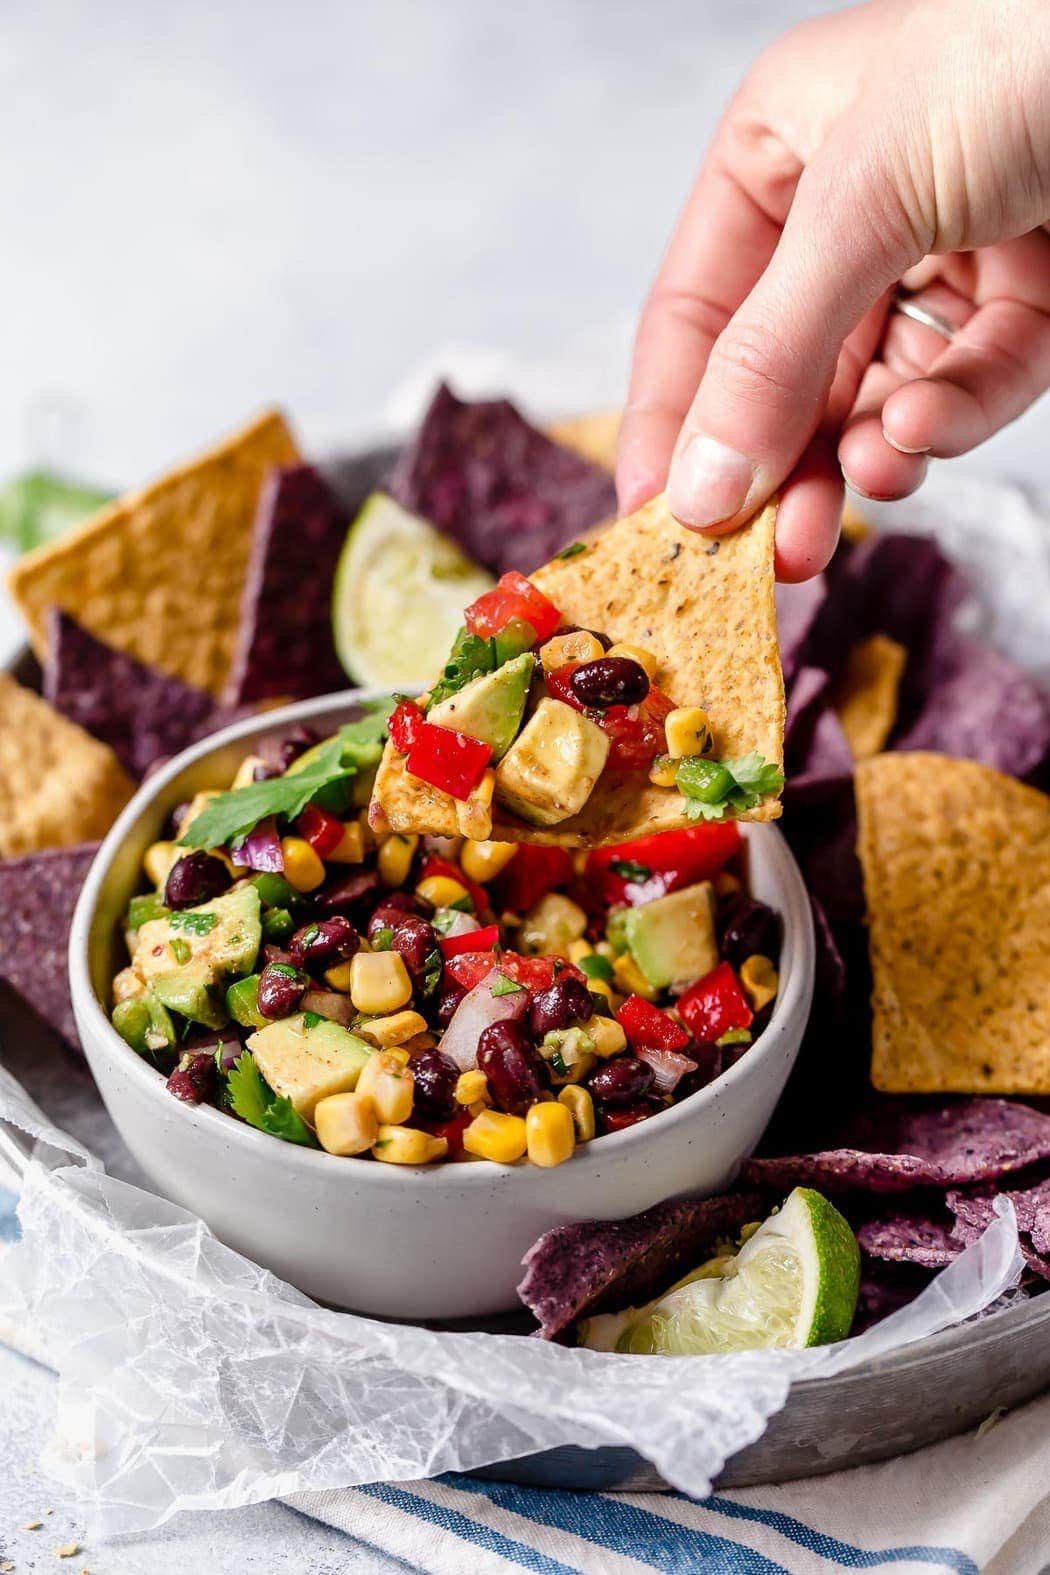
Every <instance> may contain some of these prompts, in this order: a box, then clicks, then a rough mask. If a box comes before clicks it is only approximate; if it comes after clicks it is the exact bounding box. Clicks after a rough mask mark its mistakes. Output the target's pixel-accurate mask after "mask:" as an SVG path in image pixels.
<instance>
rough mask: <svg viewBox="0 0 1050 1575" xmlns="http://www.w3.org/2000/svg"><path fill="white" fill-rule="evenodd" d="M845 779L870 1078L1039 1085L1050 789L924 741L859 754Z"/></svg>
mask: <svg viewBox="0 0 1050 1575" xmlns="http://www.w3.org/2000/svg"><path fill="white" fill-rule="evenodd" d="M856 790H857V809H858V816H859V832H858V849H859V853H860V860H861V864H862V866H863V869H864V887H865V893H866V898H867V906H868V916H869V924H870V943H871V962H872V972H873V977H874V987H873V994H872V1005H873V1009H874V1038H873V1053H872V1062H871V1080H872V1082H873V1083H874V1085H875V1087H876V1088H879V1089H882V1090H884V1091H885V1092H886V1093H891V1094H910V1093H922V1094H933V1093H937V1094H955V1093H958V1094H1047V1093H1050V798H1047V797H1046V796H1045V794H1043V793H1039V792H1037V791H1036V789H1035V788H1030V787H1025V786H1024V785H1023V784H1022V783H1020V782H1016V781H1014V779H1013V778H1012V777H1006V776H1003V775H1001V773H1000V772H998V771H993V770H992V769H991V767H989V766H982V765H978V764H976V763H975V762H974V761H971V760H954V759H951V758H950V757H949V756H947V755H934V754H923V753H916V754H906V753H905V754H887V755H876V756H875V758H874V759H872V760H866V761H863V762H862V763H861V764H860V765H859V766H858V767H857V772H856Z"/></svg>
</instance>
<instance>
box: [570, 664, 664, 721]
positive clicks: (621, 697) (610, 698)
mask: <svg viewBox="0 0 1050 1575" xmlns="http://www.w3.org/2000/svg"><path fill="white" fill-rule="evenodd" d="M569 683H570V685H571V687H572V692H573V694H574V695H575V696H576V698H577V700H578V701H579V702H580V704H581V705H586V706H593V707H595V708H596V709H597V710H599V711H604V710H606V708H607V707H608V706H611V705H640V704H641V702H642V701H643V700H644V699H645V697H646V695H647V694H648V693H649V674H648V673H647V672H646V670H645V668H644V667H642V666H641V665H640V664H639V663H638V662H634V661H632V660H631V658H630V657H629V656H600V657H599V658H598V660H597V661H595V662H584V663H583V664H582V666H580V667H577V669H576V671H575V672H574V673H573V675H572V677H571V679H570V680H569Z"/></svg>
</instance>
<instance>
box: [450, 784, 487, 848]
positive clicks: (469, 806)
mask: <svg viewBox="0 0 1050 1575" xmlns="http://www.w3.org/2000/svg"><path fill="white" fill-rule="evenodd" d="M495 790H496V773H495V771H493V770H492V768H491V767H489V769H488V770H487V771H485V772H484V773H483V774H482V778H481V781H480V782H479V783H478V784H477V786H476V787H473V788H471V790H470V793H469V794H468V796H467V797H466V798H457V799H455V800H454V804H455V810H456V827H457V830H458V831H459V833H460V835H461V836H463V837H466V838H467V839H468V840H469V841H471V842H484V841H486V839H487V838H489V837H491V835H492V795H493V793H494V792H495Z"/></svg>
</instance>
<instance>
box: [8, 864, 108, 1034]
mask: <svg viewBox="0 0 1050 1575" xmlns="http://www.w3.org/2000/svg"><path fill="white" fill-rule="evenodd" d="M98 846H99V845H98V843H97V842H84V843H81V844H79V846H77V847H72V848H47V849H46V850H45V851H44V852H43V853H27V854H26V855H25V856H24V857H22V858H18V859H4V860H2V861H0V983H2V984H4V985H6V986H7V988H8V989H9V990H11V991H12V992H13V993H14V994H15V995H17V996H18V997H19V998H20V999H21V1000H23V1001H24V1002H25V1003H26V1005H27V1006H29V1007H31V1008H32V1010H33V1011H34V1012H35V1013H36V1015H37V1016H38V1017H39V1018H41V1019H42V1021H43V1022H45V1023H47V1024H49V1025H50V1027H52V1028H54V1029H55V1030H56V1032H57V1033H59V1034H61V1035H62V1038H63V1039H65V1040H66V1041H67V1042H68V1043H69V1044H71V1045H76V1043H77V1031H76V1025H75V1023H74V1021H73V1008H72V1005H71V1004H70V999H69V963H68V959H67V957H66V950H67V947H68V945H69V926H70V921H71V920H72V917H73V909H74V907H75V906H76V901H77V898H78V897H79V895H80V888H81V886H82V885H83V884H84V877H85V876H86V874H87V872H88V867H89V865H90V863H91V861H92V859H93V858H94V857H95V854H96V852H97V851H98Z"/></svg>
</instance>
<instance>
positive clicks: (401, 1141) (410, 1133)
mask: <svg viewBox="0 0 1050 1575" xmlns="http://www.w3.org/2000/svg"><path fill="white" fill-rule="evenodd" d="M372 1153H373V1155H374V1157H375V1158H376V1159H381V1160H382V1161H383V1163H384V1165H429V1164H431V1163H432V1162H433V1161H434V1160H435V1159H444V1157H445V1155H446V1154H447V1153H448V1139H447V1138H443V1137H440V1138H439V1137H431V1135H430V1133H429V1132H419V1131H417V1130H416V1128H415V1127H402V1126H397V1125H396V1124H393V1125H386V1124H384V1125H382V1126H381V1127H380V1128H379V1136H378V1138H377V1139H376V1141H375V1142H374V1143H373V1145H372Z"/></svg>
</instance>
